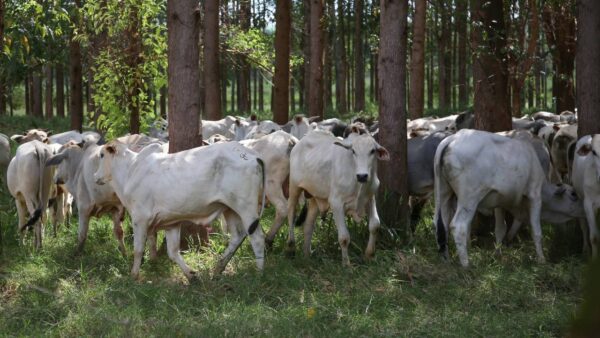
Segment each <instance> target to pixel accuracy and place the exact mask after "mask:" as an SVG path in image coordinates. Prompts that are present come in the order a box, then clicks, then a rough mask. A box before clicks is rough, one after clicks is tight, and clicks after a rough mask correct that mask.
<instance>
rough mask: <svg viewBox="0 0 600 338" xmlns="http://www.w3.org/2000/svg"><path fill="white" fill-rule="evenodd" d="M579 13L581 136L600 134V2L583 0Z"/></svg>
mask: <svg viewBox="0 0 600 338" xmlns="http://www.w3.org/2000/svg"><path fill="white" fill-rule="evenodd" d="M578 13H579V14H578V16H577V19H578V20H577V24H578V28H577V41H578V45H577V107H578V111H577V114H578V118H579V124H578V127H577V128H578V129H577V135H578V136H579V137H582V136H585V135H592V134H600V109H598V107H600V81H598V80H599V79H600V62H599V60H600V39H599V38H598V37H600V1H597V0H580V1H579V8H578Z"/></svg>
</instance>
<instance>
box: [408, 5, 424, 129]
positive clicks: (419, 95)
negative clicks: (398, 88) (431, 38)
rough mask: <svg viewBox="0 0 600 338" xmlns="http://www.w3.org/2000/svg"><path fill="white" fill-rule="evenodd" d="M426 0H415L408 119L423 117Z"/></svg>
mask: <svg viewBox="0 0 600 338" xmlns="http://www.w3.org/2000/svg"><path fill="white" fill-rule="evenodd" d="M426 17H427V0H416V2H415V14H414V19H413V36H412V51H411V58H410V87H409V88H410V95H409V96H408V113H409V114H410V115H409V117H410V119H418V118H420V117H423V109H424V104H425V29H426V28H425V26H426V25H425V19H426Z"/></svg>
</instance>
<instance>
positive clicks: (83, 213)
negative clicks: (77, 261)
mask: <svg viewBox="0 0 600 338" xmlns="http://www.w3.org/2000/svg"><path fill="white" fill-rule="evenodd" d="M89 227H90V217H89V215H88V212H87V210H86V209H84V208H81V209H80V210H79V228H78V230H77V242H78V243H77V253H81V252H83V246H84V245H85V241H86V239H87V235H88V229H89Z"/></svg>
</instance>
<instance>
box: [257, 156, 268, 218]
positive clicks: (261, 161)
mask: <svg viewBox="0 0 600 338" xmlns="http://www.w3.org/2000/svg"><path fill="white" fill-rule="evenodd" d="M256 161H258V164H259V165H260V171H261V173H262V205H261V207H260V214H259V216H258V217H259V218H262V215H263V211H265V202H266V198H267V197H266V196H267V195H266V194H267V189H266V181H265V176H266V175H265V162H263V160H262V159H261V158H258V157H257V158H256Z"/></svg>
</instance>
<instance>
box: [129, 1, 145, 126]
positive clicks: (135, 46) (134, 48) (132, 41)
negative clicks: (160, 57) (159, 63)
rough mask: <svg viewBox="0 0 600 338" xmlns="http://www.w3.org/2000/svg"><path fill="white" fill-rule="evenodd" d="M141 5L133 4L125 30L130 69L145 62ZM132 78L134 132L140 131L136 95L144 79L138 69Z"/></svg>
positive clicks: (131, 111)
mask: <svg viewBox="0 0 600 338" xmlns="http://www.w3.org/2000/svg"><path fill="white" fill-rule="evenodd" d="M139 10H140V9H139V7H138V6H137V5H132V6H131V8H130V11H129V26H128V27H127V29H126V31H125V36H126V39H127V41H128V45H129V46H128V48H127V51H126V61H125V63H126V64H127V66H128V67H129V69H132V70H137V68H138V67H139V65H140V64H142V63H143V55H142V35H141V34H140V31H139V30H140V27H141V22H140V19H139V16H138V12H139ZM132 76H133V78H132V79H131V81H132V82H131V87H130V89H129V92H128V96H129V97H128V99H127V102H128V104H129V114H130V115H129V132H130V133H132V134H139V133H140V104H139V102H137V98H136V96H137V95H138V94H139V93H140V92H141V91H142V90H143V83H144V79H143V78H142V77H141V76H140V74H139V73H138V72H137V71H134V72H133V74H132Z"/></svg>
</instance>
